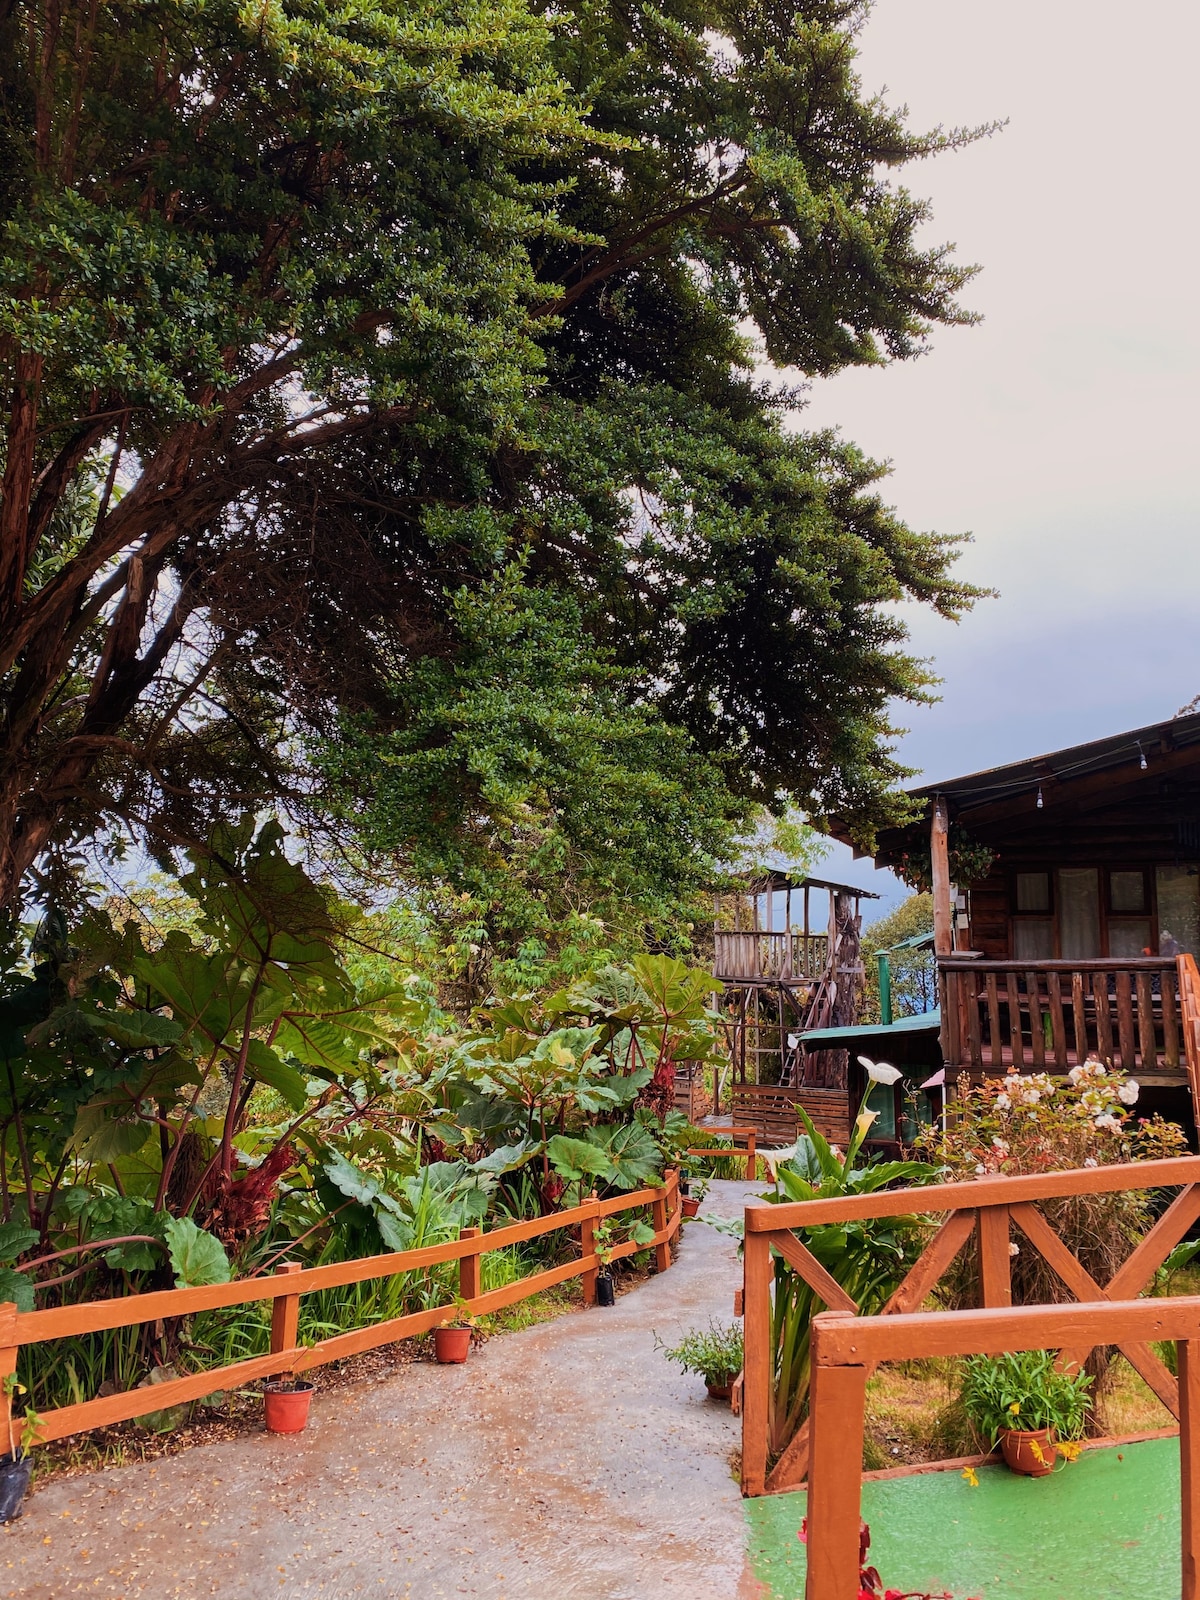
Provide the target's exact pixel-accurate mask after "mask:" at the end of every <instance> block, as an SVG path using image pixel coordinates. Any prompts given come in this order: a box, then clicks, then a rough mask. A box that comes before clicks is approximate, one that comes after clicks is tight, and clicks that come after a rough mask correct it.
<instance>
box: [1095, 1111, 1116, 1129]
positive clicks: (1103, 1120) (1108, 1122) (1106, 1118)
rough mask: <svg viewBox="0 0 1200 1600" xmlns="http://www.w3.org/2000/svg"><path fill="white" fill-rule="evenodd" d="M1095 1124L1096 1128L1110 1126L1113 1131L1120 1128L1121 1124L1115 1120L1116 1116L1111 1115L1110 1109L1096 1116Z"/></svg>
mask: <svg viewBox="0 0 1200 1600" xmlns="http://www.w3.org/2000/svg"><path fill="white" fill-rule="evenodd" d="M1096 1126H1097V1127H1098V1128H1111V1129H1112V1130H1113V1131H1114V1132H1116V1131H1117V1130H1118V1129H1119V1128H1120V1126H1121V1124H1120V1123H1119V1122H1118V1121H1117V1119H1116V1117H1114V1116H1113V1114H1112V1112H1111V1111H1106V1112H1105V1113H1104V1115H1103V1116H1102V1117H1097V1118H1096Z"/></svg>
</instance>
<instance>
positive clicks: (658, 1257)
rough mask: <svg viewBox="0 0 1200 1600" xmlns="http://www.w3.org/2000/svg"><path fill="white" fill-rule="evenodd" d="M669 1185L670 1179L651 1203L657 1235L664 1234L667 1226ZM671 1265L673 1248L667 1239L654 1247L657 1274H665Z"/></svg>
mask: <svg viewBox="0 0 1200 1600" xmlns="http://www.w3.org/2000/svg"><path fill="white" fill-rule="evenodd" d="M669 1183H670V1179H669V1178H668V1180H667V1183H665V1184H664V1185H663V1187H662V1188H661V1189H660V1190H659V1191H658V1193H657V1194H656V1195H655V1197H654V1199H653V1200H652V1201H651V1202H650V1212H651V1215H652V1216H653V1218H654V1231H655V1233H662V1232H663V1230H664V1229H665V1228H666V1226H667V1199H668V1196H669V1195H670V1192H671V1191H670V1189H669V1187H668V1185H669ZM670 1265H671V1246H670V1245H669V1244H668V1243H667V1241H666V1240H665V1239H662V1240H660V1241H659V1242H658V1244H656V1245H655V1246H654V1270H655V1272H665V1271H666V1270H667V1268H668V1267H669V1266H670Z"/></svg>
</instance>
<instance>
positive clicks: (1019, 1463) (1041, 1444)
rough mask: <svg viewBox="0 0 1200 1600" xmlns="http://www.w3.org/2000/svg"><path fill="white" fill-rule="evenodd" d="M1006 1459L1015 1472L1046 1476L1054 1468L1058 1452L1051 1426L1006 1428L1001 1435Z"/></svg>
mask: <svg viewBox="0 0 1200 1600" xmlns="http://www.w3.org/2000/svg"><path fill="white" fill-rule="evenodd" d="M1000 1448H1001V1449H1002V1450H1003V1451H1004V1459H1005V1461H1006V1462H1007V1463H1008V1465H1009V1466H1010V1467H1011V1468H1012V1470H1013V1471H1014V1472H1023V1473H1024V1474H1025V1476H1026V1477H1027V1478H1044V1477H1046V1475H1047V1474H1048V1473H1050V1472H1052V1471H1053V1470H1054V1463H1055V1461H1056V1460H1057V1459H1058V1453H1057V1451H1056V1450H1055V1448H1054V1439H1053V1436H1052V1434H1051V1431H1050V1429H1049V1428H1032V1429H1028V1430H1027V1429H1024V1428H1005V1430H1004V1432H1003V1433H1002V1434H1001V1435H1000Z"/></svg>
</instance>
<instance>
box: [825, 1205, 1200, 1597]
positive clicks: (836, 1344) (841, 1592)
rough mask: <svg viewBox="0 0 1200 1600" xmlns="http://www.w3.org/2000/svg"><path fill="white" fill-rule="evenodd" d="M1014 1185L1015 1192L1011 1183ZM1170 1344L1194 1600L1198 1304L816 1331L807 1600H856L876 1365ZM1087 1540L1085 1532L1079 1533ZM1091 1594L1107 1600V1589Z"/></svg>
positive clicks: (914, 1316)
mask: <svg viewBox="0 0 1200 1600" xmlns="http://www.w3.org/2000/svg"><path fill="white" fill-rule="evenodd" d="M1013 1181H1019V1180H1013ZM1165 1339H1173V1340H1174V1341H1175V1347H1176V1351H1177V1352H1178V1366H1179V1385H1178V1402H1177V1406H1176V1414H1177V1416H1178V1418H1179V1464H1180V1511H1181V1516H1180V1521H1181V1524H1182V1527H1181V1533H1182V1539H1181V1544H1182V1577H1183V1581H1182V1591H1181V1592H1182V1600H1200V1298H1193V1297H1188V1298H1183V1297H1182V1296H1181V1297H1180V1298H1178V1299H1160V1300H1128V1299H1120V1300H1112V1299H1105V1298H1104V1297H1103V1296H1101V1297H1099V1299H1098V1301H1097V1302H1095V1303H1091V1304H1084V1305H1062V1306H1019V1307H1016V1308H1011V1307H1010V1308H999V1307H993V1308H989V1309H987V1310H981V1311H934V1312H910V1313H907V1314H904V1315H898V1316H891V1317H887V1316H879V1317H854V1316H851V1315H848V1314H846V1313H845V1312H836V1311H835V1312H823V1313H822V1314H821V1315H820V1316H818V1317H817V1318H816V1319H815V1320H814V1323H813V1341H812V1377H813V1384H812V1405H811V1416H812V1471H811V1474H810V1482H809V1494H808V1508H807V1509H808V1580H807V1584H806V1587H805V1591H804V1592H805V1600H855V1597H856V1596H857V1594H858V1593H859V1585H858V1569H859V1544H858V1537H859V1521H860V1517H861V1494H862V1488H861V1485H862V1445H863V1415H864V1408H865V1402H866V1392H867V1379H868V1378H869V1377H870V1375H871V1373H872V1372H873V1371H874V1370H875V1368H876V1367H877V1366H878V1365H879V1363H880V1362H881V1361H911V1360H915V1359H918V1358H922V1357H925V1356H965V1355H995V1354H998V1353H1000V1352H1001V1351H1005V1350H1043V1349H1057V1348H1063V1349H1066V1350H1071V1349H1080V1348H1083V1347H1085V1346H1086V1347H1089V1348H1090V1347H1091V1346H1092V1345H1095V1344H1100V1343H1106V1344H1107V1343H1109V1342H1116V1343H1118V1344H1119V1345H1120V1347H1121V1348H1122V1349H1123V1350H1124V1351H1125V1352H1126V1354H1128V1352H1129V1351H1130V1350H1131V1349H1138V1350H1145V1349H1148V1347H1149V1342H1150V1341H1151V1340H1165ZM1081 1532H1082V1530H1081ZM1097 1592H1098V1593H1099V1592H1107V1593H1111V1592H1113V1591H1112V1586H1111V1584H1110V1583H1101V1585H1100V1587H1099V1589H1098V1590H1097Z"/></svg>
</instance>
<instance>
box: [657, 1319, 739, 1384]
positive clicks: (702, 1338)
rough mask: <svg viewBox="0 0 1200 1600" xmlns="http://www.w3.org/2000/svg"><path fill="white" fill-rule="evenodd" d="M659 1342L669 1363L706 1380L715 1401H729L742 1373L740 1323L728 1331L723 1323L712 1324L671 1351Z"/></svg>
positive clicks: (731, 1325) (697, 1331)
mask: <svg viewBox="0 0 1200 1600" xmlns="http://www.w3.org/2000/svg"><path fill="white" fill-rule="evenodd" d="M655 1343H656V1344H657V1345H658V1348H659V1349H660V1350H661V1351H662V1353H663V1355H665V1356H666V1358H667V1360H668V1361H673V1362H674V1363H675V1365H676V1366H677V1367H682V1369H683V1370H684V1372H695V1373H696V1374H698V1376H700V1377H701V1378H703V1379H704V1387H705V1388H706V1389H707V1390H708V1392H709V1395H710V1396H711V1397H712V1399H714V1400H728V1399H729V1392H730V1390H731V1389H732V1387H733V1380H734V1379H735V1378H736V1377H737V1375H738V1373H739V1372H740V1371H741V1370H742V1330H741V1327H740V1326H739V1324H738V1323H736V1322H734V1323H731V1324H730V1325H729V1327H727V1328H726V1327H723V1326H722V1325H721V1324H720V1323H719V1322H710V1323H709V1325H708V1327H707V1328H693V1330H692V1331H691V1333H686V1334H684V1336H683V1338H682V1339H681V1340H680V1341H679V1343H678V1344H677V1345H676V1346H675V1347H674V1348H673V1349H671V1350H668V1349H667V1348H666V1346H665V1345H663V1344H662V1343H661V1342H659V1341H658V1339H657V1337H656V1340H655Z"/></svg>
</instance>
